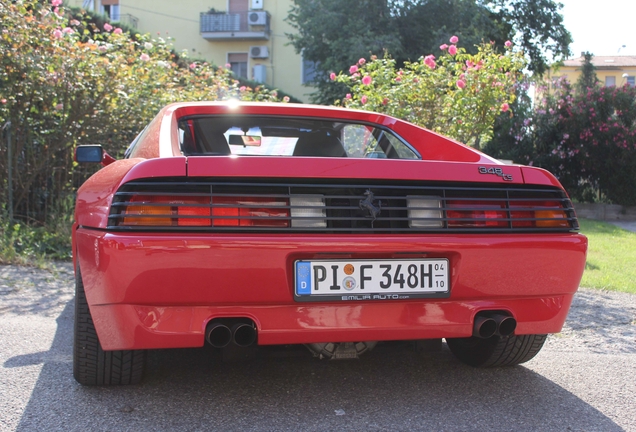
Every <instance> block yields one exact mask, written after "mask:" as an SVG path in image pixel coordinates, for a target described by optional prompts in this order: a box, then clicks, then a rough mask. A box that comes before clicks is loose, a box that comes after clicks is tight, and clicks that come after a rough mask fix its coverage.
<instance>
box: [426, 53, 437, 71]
mask: <svg viewBox="0 0 636 432" xmlns="http://www.w3.org/2000/svg"><path fill="white" fill-rule="evenodd" d="M424 64H425V65H426V66H428V67H430V68H431V69H435V56H434V55H432V54H431V55H427V56H426V57H424Z"/></svg>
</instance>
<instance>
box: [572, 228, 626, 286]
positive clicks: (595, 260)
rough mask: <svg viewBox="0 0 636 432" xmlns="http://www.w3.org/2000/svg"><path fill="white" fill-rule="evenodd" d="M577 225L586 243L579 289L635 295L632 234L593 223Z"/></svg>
mask: <svg viewBox="0 0 636 432" xmlns="http://www.w3.org/2000/svg"><path fill="white" fill-rule="evenodd" d="M579 223H580V224H581V234H584V235H586V236H587V238H588V240H589V247H588V252H587V263H586V264H585V273H584V274H583V280H582V281H581V286H582V287H586V288H597V289H606V290H612V291H623V292H629V293H634V294H636V233H634V232H631V231H627V230H624V229H622V228H619V227H617V226H615V225H612V224H610V223H607V222H601V221H597V220H591V219H579Z"/></svg>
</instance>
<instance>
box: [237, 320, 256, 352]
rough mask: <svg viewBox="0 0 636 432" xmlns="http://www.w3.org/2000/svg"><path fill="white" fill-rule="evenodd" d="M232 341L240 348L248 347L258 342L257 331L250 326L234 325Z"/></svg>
mask: <svg viewBox="0 0 636 432" xmlns="http://www.w3.org/2000/svg"><path fill="white" fill-rule="evenodd" d="M232 339H233V340H234V343H235V344H236V345H238V346H240V347H248V346H250V345H252V344H253V343H254V342H256V329H255V328H254V326H252V325H249V324H244V323H241V324H234V325H233V326H232Z"/></svg>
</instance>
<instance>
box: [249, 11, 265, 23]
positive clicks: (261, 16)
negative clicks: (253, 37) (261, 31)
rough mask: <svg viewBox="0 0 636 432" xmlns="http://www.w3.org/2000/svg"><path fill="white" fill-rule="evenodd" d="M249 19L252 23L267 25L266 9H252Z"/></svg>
mask: <svg viewBox="0 0 636 432" xmlns="http://www.w3.org/2000/svg"><path fill="white" fill-rule="evenodd" d="M247 21H248V22H249V24H250V25H266V24H267V12H265V11H251V12H248V14H247Z"/></svg>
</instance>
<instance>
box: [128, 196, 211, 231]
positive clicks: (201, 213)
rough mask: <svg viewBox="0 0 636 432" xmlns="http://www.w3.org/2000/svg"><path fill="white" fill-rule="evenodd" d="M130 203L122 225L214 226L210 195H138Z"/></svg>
mask: <svg viewBox="0 0 636 432" xmlns="http://www.w3.org/2000/svg"><path fill="white" fill-rule="evenodd" d="M129 202H130V203H131V205H128V206H127V207H126V208H125V210H124V211H123V214H124V215H125V216H124V218H123V219H122V222H121V224H122V225H129V226H210V198H209V197H176V196H174V197H173V196H166V195H135V196H133V197H131V199H130V201H129ZM132 203H135V204H132ZM136 203H139V204H136Z"/></svg>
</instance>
